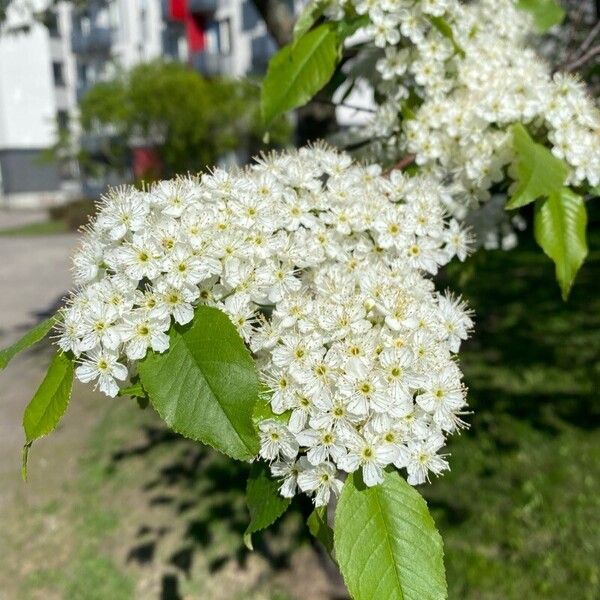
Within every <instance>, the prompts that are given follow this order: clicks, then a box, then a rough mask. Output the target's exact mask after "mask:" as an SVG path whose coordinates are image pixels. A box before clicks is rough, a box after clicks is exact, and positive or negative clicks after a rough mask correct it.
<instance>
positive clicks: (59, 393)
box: [22, 352, 75, 479]
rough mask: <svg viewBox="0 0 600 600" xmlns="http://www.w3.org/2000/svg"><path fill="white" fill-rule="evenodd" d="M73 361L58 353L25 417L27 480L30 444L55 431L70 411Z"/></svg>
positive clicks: (24, 456) (24, 473)
mask: <svg viewBox="0 0 600 600" xmlns="http://www.w3.org/2000/svg"><path fill="white" fill-rule="evenodd" d="M74 370H75V368H74V365H73V361H72V360H71V359H69V358H68V357H67V356H66V355H65V354H63V353H62V352H61V353H59V354H55V355H54V357H53V359H52V362H51V363H50V366H49V367H48V371H47V373H46V376H45V377H44V380H43V381H42V383H41V384H40V387H39V388H38V390H37V392H36V393H35V395H34V396H33V398H32V400H31V402H30V403H29V404H28V405H27V408H26V409H25V413H24V415H23V429H24V430H25V447H24V449H23V468H22V472H23V478H24V479H25V478H26V477H27V455H28V453H29V448H30V446H31V444H32V443H33V442H34V441H35V440H37V439H39V438H41V437H43V436H45V435H47V434H49V433H50V432H51V431H54V429H55V428H56V426H57V425H58V423H59V421H60V420H61V418H62V416H63V415H64V414H65V411H66V410H67V406H68V405H69V399H70V398H71V390H72V388H73V373H74Z"/></svg>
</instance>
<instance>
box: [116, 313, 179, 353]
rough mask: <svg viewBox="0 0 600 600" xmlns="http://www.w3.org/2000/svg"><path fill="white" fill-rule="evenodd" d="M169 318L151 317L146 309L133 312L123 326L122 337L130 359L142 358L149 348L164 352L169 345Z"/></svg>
mask: <svg viewBox="0 0 600 600" xmlns="http://www.w3.org/2000/svg"><path fill="white" fill-rule="evenodd" d="M169 325H170V322H169V320H168V319H166V320H165V319H163V320H158V319H151V318H150V317H149V316H148V315H147V314H145V312H144V311H141V312H138V313H133V314H132V315H131V316H130V317H127V318H126V319H125V320H124V322H123V324H122V326H121V338H122V340H123V342H124V343H125V354H126V355H127V358H128V359H129V360H140V359H142V358H144V356H146V352H147V350H148V348H152V350H154V351H155V352H164V351H165V350H167V349H168V347H169V336H168V335H167V334H166V333H165V332H166V331H167V330H168V329H169Z"/></svg>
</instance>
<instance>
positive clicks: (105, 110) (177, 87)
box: [80, 61, 289, 178]
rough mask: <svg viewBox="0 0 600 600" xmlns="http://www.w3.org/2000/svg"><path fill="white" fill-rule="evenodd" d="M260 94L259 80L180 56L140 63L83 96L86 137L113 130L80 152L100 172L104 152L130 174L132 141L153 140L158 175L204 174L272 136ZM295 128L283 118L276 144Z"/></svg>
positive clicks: (150, 142) (274, 131)
mask: <svg viewBox="0 0 600 600" xmlns="http://www.w3.org/2000/svg"><path fill="white" fill-rule="evenodd" d="M258 96H259V88H258V85H257V84H254V83H253V82H250V81H235V82H234V81H229V80H225V79H211V80H207V79H204V78H203V77H202V76H201V75H199V74H198V73H197V72H195V71H193V70H191V69H190V68H189V67H187V66H185V65H181V64H177V63H167V62H161V61H156V62H152V63H148V64H142V65H139V66H137V67H135V68H134V69H133V70H132V71H131V72H129V73H122V74H120V75H118V76H117V77H116V78H115V79H113V80H112V81H107V82H104V83H99V84H97V85H95V86H94V87H92V88H91V89H90V90H89V91H88V92H87V94H86V95H85V96H84V97H83V99H82V101H81V104H80V111H81V117H80V121H81V127H82V129H83V135H84V140H85V137H86V136H88V137H90V138H91V139H93V136H94V135H95V134H98V133H100V134H101V133H103V132H106V131H110V132H111V135H110V136H109V137H106V136H102V138H101V141H100V142H98V143H99V144H100V145H99V146H98V147H95V148H93V150H94V152H92V151H86V146H85V144H84V145H83V148H84V151H83V155H82V156H80V158H81V159H82V160H83V163H84V166H87V168H88V170H91V171H93V170H94V169H96V168H99V167H100V163H98V162H97V159H96V158H95V156H96V155H97V153H98V151H99V152H100V154H101V155H102V156H103V160H104V161H107V162H108V168H109V169H112V170H114V171H116V172H118V173H121V174H123V173H125V172H126V169H127V167H128V165H129V160H130V159H129V156H130V152H131V146H132V144H135V145H141V146H145V147H153V148H155V149H156V150H157V152H158V155H159V157H160V161H161V163H162V169H161V172H160V173H158V172H157V173H154V174H153V176H154V177H156V178H158V177H160V178H168V177H172V176H173V175H175V174H177V173H187V172H191V173H196V172H198V171H200V170H202V169H204V168H206V167H207V166H212V165H214V164H216V163H217V161H218V160H219V159H220V158H222V157H224V156H225V155H226V154H227V153H229V152H238V153H241V154H244V152H245V153H247V154H248V155H251V154H254V153H256V152H258V151H259V150H260V149H261V148H262V147H263V144H262V138H263V135H264V129H263V126H262V124H261V120H260V114H259V104H258ZM288 135H289V126H288V124H287V122H286V121H284V120H283V119H279V120H277V121H276V122H275V123H274V125H273V126H272V127H271V128H270V140H271V143H274V144H281V143H285V142H286V141H287V139H288ZM92 146H94V144H92ZM104 166H105V165H104Z"/></svg>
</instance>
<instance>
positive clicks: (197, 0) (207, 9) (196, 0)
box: [187, 0, 217, 15]
mask: <svg viewBox="0 0 600 600" xmlns="http://www.w3.org/2000/svg"><path fill="white" fill-rule="evenodd" d="M187 9H188V12H191V13H195V14H200V15H212V14H214V13H215V11H216V10H217V0H188V4H187Z"/></svg>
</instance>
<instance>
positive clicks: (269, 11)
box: [252, 0, 294, 48]
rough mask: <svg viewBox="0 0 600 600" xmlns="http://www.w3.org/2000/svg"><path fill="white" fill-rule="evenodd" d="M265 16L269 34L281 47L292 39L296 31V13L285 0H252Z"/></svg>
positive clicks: (261, 14) (264, 19) (262, 15)
mask: <svg viewBox="0 0 600 600" xmlns="http://www.w3.org/2000/svg"><path fill="white" fill-rule="evenodd" d="M252 3H253V4H254V6H255V7H256V10H257V11H258V12H259V14H260V16H261V17H262V18H263V21H264V22H265V25H266V26H267V31H268V32H269V35H270V36H271V37H272V38H273V39H274V40H275V41H276V42H277V45H278V46H279V47H280V48H281V47H282V46H285V45H287V44H289V43H290V42H291V41H292V34H293V31H294V13H293V12H292V11H291V9H290V7H289V5H288V3H287V2H285V1H283V0H252Z"/></svg>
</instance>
